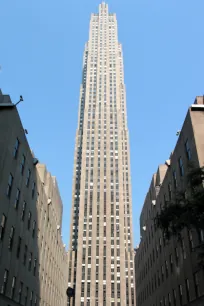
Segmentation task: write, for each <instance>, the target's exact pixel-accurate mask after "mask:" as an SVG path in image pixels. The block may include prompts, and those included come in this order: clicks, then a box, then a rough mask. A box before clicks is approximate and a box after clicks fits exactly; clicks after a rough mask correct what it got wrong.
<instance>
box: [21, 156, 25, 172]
mask: <svg viewBox="0 0 204 306" xmlns="http://www.w3.org/2000/svg"><path fill="white" fill-rule="evenodd" d="M24 168H25V155H22V158H21V163H20V171H21V174H22V175H23V172H24Z"/></svg>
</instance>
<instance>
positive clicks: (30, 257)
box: [28, 252, 33, 271]
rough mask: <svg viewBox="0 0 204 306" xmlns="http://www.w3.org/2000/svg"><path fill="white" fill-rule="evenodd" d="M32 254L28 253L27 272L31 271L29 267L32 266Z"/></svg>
mask: <svg viewBox="0 0 204 306" xmlns="http://www.w3.org/2000/svg"><path fill="white" fill-rule="evenodd" d="M32 257H33V255H32V253H31V252H30V255H29V260H28V270H29V271H31V266H32Z"/></svg>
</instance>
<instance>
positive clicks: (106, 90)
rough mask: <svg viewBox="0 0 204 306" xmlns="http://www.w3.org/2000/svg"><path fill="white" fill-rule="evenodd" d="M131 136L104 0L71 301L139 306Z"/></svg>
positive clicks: (87, 90) (74, 236)
mask: <svg viewBox="0 0 204 306" xmlns="http://www.w3.org/2000/svg"><path fill="white" fill-rule="evenodd" d="M133 257H134V250H133V247H132V202H131V179H130V157H129V136H128V128H127V115H126V93H125V85H124V71H123V55H122V46H121V44H120V43H119V42H118V34H117V20H116V15H115V14H110V13H109V12H108V5H107V4H105V3H102V4H101V5H100V6H99V13H98V14H92V15H91V21H90V32H89V41H88V42H87V44H86V46H85V51H84V59H83V77H82V84H81V88H80V106H79V118H78V127H77V132H76V146H75V159H74V177H73V194H72V217H71V231H70V246H69V276H68V285H69V286H70V287H73V288H74V289H75V297H74V298H73V299H71V305H77V306H79V305H81V306H86V305H121V306H124V305H127V306H128V305H135V298H134V267H133V265H134V263H133V261H134V258H133Z"/></svg>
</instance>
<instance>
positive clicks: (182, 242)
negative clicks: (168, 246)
mask: <svg viewBox="0 0 204 306" xmlns="http://www.w3.org/2000/svg"><path fill="white" fill-rule="evenodd" d="M181 249H182V254H183V259H186V248H185V243H184V239H182V241H181Z"/></svg>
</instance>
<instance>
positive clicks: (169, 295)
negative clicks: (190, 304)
mask: <svg viewBox="0 0 204 306" xmlns="http://www.w3.org/2000/svg"><path fill="white" fill-rule="evenodd" d="M168 301H169V306H171V293H169V294H168Z"/></svg>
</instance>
